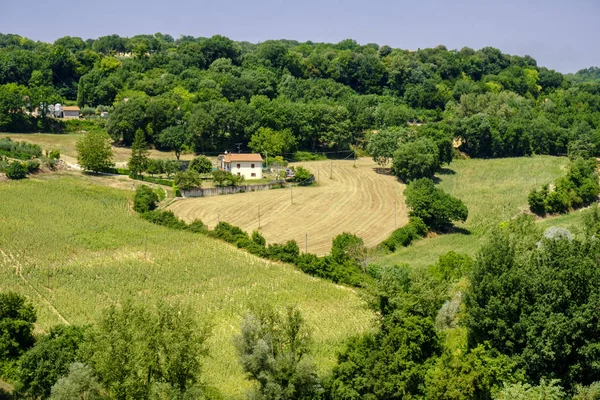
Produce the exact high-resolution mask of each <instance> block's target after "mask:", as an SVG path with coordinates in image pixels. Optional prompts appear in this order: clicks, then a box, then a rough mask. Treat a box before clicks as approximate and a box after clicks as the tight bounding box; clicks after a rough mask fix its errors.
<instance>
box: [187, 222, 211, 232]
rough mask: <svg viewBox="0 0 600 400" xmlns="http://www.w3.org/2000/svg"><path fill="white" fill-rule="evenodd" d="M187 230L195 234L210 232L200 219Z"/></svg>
mask: <svg viewBox="0 0 600 400" xmlns="http://www.w3.org/2000/svg"><path fill="white" fill-rule="evenodd" d="M187 229H188V230H189V231H192V232H194V233H206V232H207V231H208V227H207V226H206V225H204V222H202V221H201V220H199V219H195V220H194V221H192V223H191V224H189V225H188V226H187Z"/></svg>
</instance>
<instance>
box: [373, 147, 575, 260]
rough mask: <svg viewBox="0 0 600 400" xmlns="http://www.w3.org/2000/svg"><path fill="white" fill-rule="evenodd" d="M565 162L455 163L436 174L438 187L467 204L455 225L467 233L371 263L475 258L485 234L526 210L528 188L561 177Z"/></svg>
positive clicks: (432, 240) (433, 239) (558, 159)
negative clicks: (466, 212)
mask: <svg viewBox="0 0 600 400" xmlns="http://www.w3.org/2000/svg"><path fill="white" fill-rule="evenodd" d="M567 164H568V159H567V158H564V157H551V156H535V157H522V158H504V159H491V160H481V159H469V160H455V161H453V162H452V164H450V166H449V167H447V169H446V172H447V173H445V174H440V175H438V177H439V178H440V182H439V187H440V188H442V189H443V190H445V191H446V192H448V193H450V194H452V195H453V196H456V197H458V198H460V199H462V201H463V202H464V203H465V204H466V205H467V207H468V209H469V218H468V219H467V221H466V223H464V224H463V223H459V224H457V227H459V228H462V229H464V230H466V231H468V232H469V233H468V234H465V233H452V234H444V235H440V236H437V237H431V238H427V239H423V240H419V241H417V242H415V243H414V244H412V245H411V246H409V247H406V248H401V249H400V250H398V251H397V252H395V253H394V254H389V255H385V256H381V257H379V258H376V259H375V260H374V262H376V263H380V264H401V263H408V264H411V265H415V266H426V265H430V264H434V263H435V262H436V261H437V259H438V257H439V256H440V255H442V254H445V253H447V252H449V251H451V250H453V251H456V252H459V253H466V254H469V255H471V256H475V254H476V253H477V251H478V250H479V248H480V247H481V245H482V243H483V239H484V238H485V236H486V234H487V233H488V232H490V230H491V229H492V228H493V227H495V226H497V225H498V223H500V222H501V221H505V220H508V219H510V218H512V217H514V216H516V215H517V214H518V213H519V212H521V211H525V210H527V209H528V205H527V195H528V194H529V192H530V191H531V189H532V188H534V187H539V186H541V185H542V184H545V183H552V182H553V181H554V180H555V179H556V178H558V177H559V176H562V175H564V174H565V172H566V166H567ZM450 170H451V171H450ZM564 218H566V219H571V218H573V217H564ZM542 223H544V224H547V223H548V222H545V221H542Z"/></svg>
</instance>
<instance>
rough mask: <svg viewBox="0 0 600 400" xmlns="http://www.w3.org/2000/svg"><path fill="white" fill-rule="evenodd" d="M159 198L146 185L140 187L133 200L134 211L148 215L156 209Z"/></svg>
mask: <svg viewBox="0 0 600 400" xmlns="http://www.w3.org/2000/svg"><path fill="white" fill-rule="evenodd" d="M157 201H158V196H157V195H156V193H154V191H153V190H152V189H150V188H149V187H148V186H146V185H141V186H138V187H137V189H136V190H135V197H134V199H133V209H134V210H135V211H137V212H139V213H146V212H148V211H152V210H154V209H155V208H156V202H157Z"/></svg>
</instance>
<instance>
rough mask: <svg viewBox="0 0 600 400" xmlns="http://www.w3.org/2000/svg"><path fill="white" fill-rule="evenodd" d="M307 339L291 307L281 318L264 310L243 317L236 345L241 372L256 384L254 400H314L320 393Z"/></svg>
mask: <svg viewBox="0 0 600 400" xmlns="http://www.w3.org/2000/svg"><path fill="white" fill-rule="evenodd" d="M310 340H311V339H310V334H309V332H308V331H307V328H306V324H305V322H304V319H303V318H302V315H301V314H300V311H298V310H297V309H296V308H294V307H289V308H288V309H287V311H286V313H285V314H284V315H282V314H280V313H278V312H276V311H273V310H271V309H264V310H260V311H257V312H255V313H251V314H249V315H247V316H246V317H245V318H244V321H243V323H242V331H241V334H240V335H239V336H238V337H236V340H235V345H236V348H237V351H238V354H239V357H240V361H241V364H242V367H243V368H244V371H245V372H246V374H248V377H249V379H251V380H253V381H255V382H256V383H257V384H258V389H257V392H256V393H255V394H254V398H259V399H282V400H283V399H313V398H315V396H317V395H318V394H319V393H321V392H322V389H321V386H320V383H319V379H318V376H317V372H316V366H315V364H314V362H313V361H312V359H311V357H310V352H309V344H310Z"/></svg>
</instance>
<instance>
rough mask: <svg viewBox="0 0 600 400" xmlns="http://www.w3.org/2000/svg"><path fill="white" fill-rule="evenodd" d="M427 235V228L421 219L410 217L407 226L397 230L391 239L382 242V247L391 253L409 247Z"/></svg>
mask: <svg viewBox="0 0 600 400" xmlns="http://www.w3.org/2000/svg"><path fill="white" fill-rule="evenodd" d="M426 235H427V226H426V225H425V223H424V222H423V220H422V219H421V218H419V217H410V220H409V222H408V224H407V225H405V226H403V227H400V228H398V229H396V230H395V231H394V232H392V234H391V235H390V237H388V238H387V239H386V240H384V241H383V242H381V246H382V247H383V248H384V249H386V250H389V251H391V252H394V251H396V249H397V248H399V247H407V246H408V245H410V244H411V243H412V242H413V240H416V239H418V238H420V237H425V236H426Z"/></svg>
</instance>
